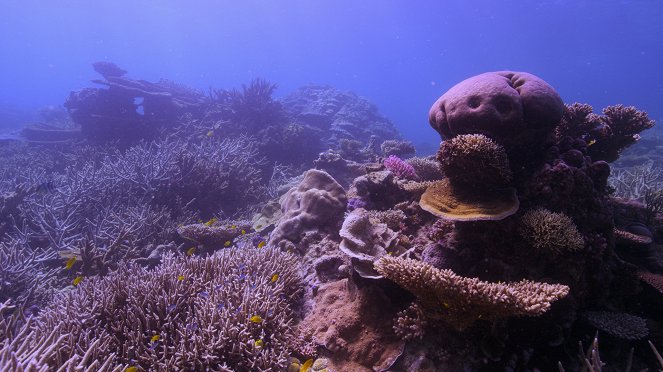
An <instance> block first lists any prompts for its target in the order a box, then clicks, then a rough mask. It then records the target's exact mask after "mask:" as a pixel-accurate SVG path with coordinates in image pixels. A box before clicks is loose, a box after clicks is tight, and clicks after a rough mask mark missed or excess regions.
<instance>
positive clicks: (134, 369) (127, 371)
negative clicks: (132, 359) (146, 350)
mask: <svg viewBox="0 0 663 372" xmlns="http://www.w3.org/2000/svg"><path fill="white" fill-rule="evenodd" d="M124 372H138V367H136V366H131V367H127V369H125V370H124Z"/></svg>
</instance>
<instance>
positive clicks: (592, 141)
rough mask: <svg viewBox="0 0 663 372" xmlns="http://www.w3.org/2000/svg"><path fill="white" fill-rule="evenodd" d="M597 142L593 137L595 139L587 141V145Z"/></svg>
mask: <svg viewBox="0 0 663 372" xmlns="http://www.w3.org/2000/svg"><path fill="white" fill-rule="evenodd" d="M595 143H596V140H595V139H593V140H591V141H589V142H587V147H589V146H591V145H593V144H595Z"/></svg>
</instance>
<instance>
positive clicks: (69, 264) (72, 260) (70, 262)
mask: <svg viewBox="0 0 663 372" xmlns="http://www.w3.org/2000/svg"><path fill="white" fill-rule="evenodd" d="M75 263H76V257H72V258H70V259H68V260H67V263H65V264H64V268H65V269H67V270H71V268H72V267H74V264H75Z"/></svg>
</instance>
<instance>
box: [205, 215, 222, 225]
mask: <svg viewBox="0 0 663 372" xmlns="http://www.w3.org/2000/svg"><path fill="white" fill-rule="evenodd" d="M218 220H219V219H218V218H216V217H212V218H210V219H209V221H207V222H205V226H212V225H214V223H215V222H216V221H218Z"/></svg>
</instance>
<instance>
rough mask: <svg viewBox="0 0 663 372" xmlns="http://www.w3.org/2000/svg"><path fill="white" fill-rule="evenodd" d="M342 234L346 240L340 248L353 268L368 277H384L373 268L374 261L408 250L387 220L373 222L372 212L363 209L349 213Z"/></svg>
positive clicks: (340, 233)
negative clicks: (388, 225)
mask: <svg viewBox="0 0 663 372" xmlns="http://www.w3.org/2000/svg"><path fill="white" fill-rule="evenodd" d="M339 235H340V236H341V238H342V239H343V240H342V241H341V244H340V246H339V249H340V250H341V251H342V252H343V253H345V254H347V255H348V256H349V257H350V258H351V259H352V266H353V268H354V269H355V271H356V272H357V273H358V274H359V275H361V276H362V277H364V278H371V279H379V278H382V276H381V275H380V274H378V273H377V272H375V270H374V269H373V262H375V261H376V260H378V259H379V258H380V257H382V256H384V255H387V254H399V253H402V252H403V251H404V249H402V248H400V247H399V245H398V243H399V239H398V234H397V233H396V232H395V231H393V230H391V229H390V228H389V227H387V225H386V224H384V223H372V222H371V221H370V214H369V213H368V212H367V211H366V210H365V209H363V208H358V209H355V210H354V211H352V212H350V213H349V214H348V216H347V217H346V218H345V221H344V222H343V226H342V227H341V231H340V232H339Z"/></svg>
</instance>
